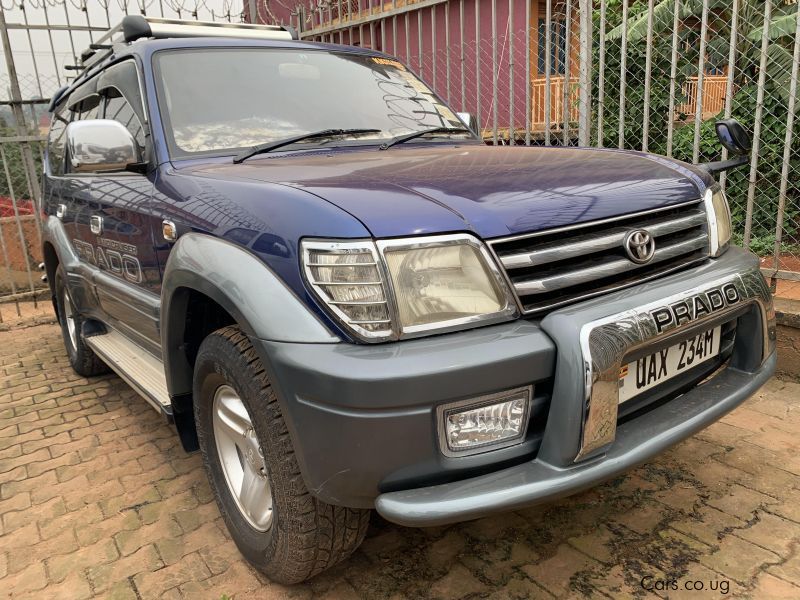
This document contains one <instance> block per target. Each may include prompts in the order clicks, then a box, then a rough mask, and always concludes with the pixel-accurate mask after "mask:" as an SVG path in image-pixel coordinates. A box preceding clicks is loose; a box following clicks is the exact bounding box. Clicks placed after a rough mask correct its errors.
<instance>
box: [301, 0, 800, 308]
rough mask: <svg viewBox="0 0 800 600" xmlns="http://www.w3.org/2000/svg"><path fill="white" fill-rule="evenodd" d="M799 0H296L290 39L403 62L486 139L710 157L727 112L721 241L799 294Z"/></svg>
mask: <svg viewBox="0 0 800 600" xmlns="http://www.w3.org/2000/svg"><path fill="white" fill-rule="evenodd" d="M799 15H800V13H798V3H797V0H773V1H771V2H770V1H765V0H595V1H594V2H590V1H588V0H530V1H526V0H439V1H436V0H420V1H418V2H403V3H400V2H399V1H393V2H384V3H380V2H378V1H377V0H375V1H374V2H373V1H368V0H351V1H350V2H345V3H341V2H339V1H338V0H334V1H332V2H327V1H326V0H322V1H320V2H318V3H316V4H313V5H307V4H299V5H297V6H296V7H295V12H294V21H293V24H294V25H295V26H296V27H297V28H298V29H299V30H300V32H301V33H300V35H301V37H302V38H304V39H311V40H319V41H328V42H334V43H346V44H348V43H349V44H355V45H361V46H366V47H371V48H376V49H379V50H382V51H384V52H387V53H389V54H392V55H395V56H397V57H398V58H399V59H400V60H401V61H403V62H405V63H406V64H408V65H409V66H410V67H411V68H412V69H413V70H415V71H416V72H417V73H418V74H419V75H421V77H422V78H423V79H424V80H425V81H426V82H427V84H428V85H429V86H430V87H431V88H432V89H433V90H434V91H435V92H436V93H437V94H438V95H439V96H441V97H442V98H444V99H446V100H448V101H449V102H450V103H451V104H452V105H453V106H454V108H457V109H458V110H460V111H465V112H470V113H472V114H474V115H476V116H477V118H478V123H479V125H480V128H481V130H482V134H483V137H484V139H485V140H486V141H487V143H491V144H534V145H593V146H599V147H606V148H624V149H629V150H643V151H649V152H654V153H658V154H664V155H667V156H672V157H674V158H677V159H679V160H683V161H686V162H689V163H694V164H697V163H701V162H709V161H718V160H723V159H725V158H728V157H727V154H726V151H725V150H724V149H723V148H722V147H721V145H720V144H719V142H718V140H717V137H716V133H715V130H714V123H715V121H716V120H717V119H720V118H725V117H734V118H736V119H738V120H739V121H740V122H741V123H743V124H744V125H745V127H746V129H748V130H749V131H750V132H751V134H752V136H753V147H754V151H753V154H752V159H751V160H750V162H749V164H748V165H746V166H744V167H742V168H739V169H736V170H733V171H729V172H728V173H723V174H722V176H721V177H720V183H721V185H722V186H723V187H724V188H725V190H726V193H727V196H728V199H729V201H730V204H731V209H732V213H733V221H734V228H735V241H736V243H738V244H740V245H744V246H747V247H749V248H750V249H751V250H753V251H754V252H756V253H757V254H758V255H759V256H761V257H762V267H763V269H764V273H765V275H767V276H768V277H770V278H772V279H773V286H774V289H777V292H778V293H779V294H782V295H787V296H790V297H796V298H800V177H799V176H800V139H799V138H798V136H796V135H794V133H795V122H794V121H795V114H796V110H797V97H796V96H797V73H798V57H799V56H800V19H798V16H799Z"/></svg>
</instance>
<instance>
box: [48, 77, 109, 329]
mask: <svg viewBox="0 0 800 600" xmlns="http://www.w3.org/2000/svg"><path fill="white" fill-rule="evenodd" d="M99 102H100V98H99V96H97V95H96V94H95V93H94V82H93V81H91V82H88V83H87V84H85V85H82V86H80V87H79V88H77V89H76V90H74V91H73V92H72V93H71V94H70V97H69V99H68V100H67V101H66V102H64V103H63V104H61V105H60V106H59V107H58V108H56V110H55V112H54V114H53V120H52V124H51V128H50V135H49V142H48V156H47V169H46V173H45V177H46V178H47V185H46V186H45V193H46V195H45V198H44V203H45V206H46V210H47V214H48V215H54V216H55V217H56V218H58V219H59V220H60V221H61V222H62V224H63V226H64V232H65V234H66V236H67V239H68V240H69V242H70V244H71V245H72V247H73V249H74V251H75V253H76V254H77V256H78V257H79V266H78V268H76V269H71V270H70V271H69V272H68V273H66V275H67V277H68V279H69V280H70V282H71V285H70V289H71V293H72V295H73V296H74V297H73V301H74V302H76V305H77V306H79V307H80V309H81V311H82V312H84V313H85V314H87V315H88V316H97V311H98V302H97V298H96V296H95V295H94V293H93V287H92V283H91V274H92V272H93V270H94V269H95V268H96V265H95V261H94V251H93V247H92V245H91V239H90V237H89V236H90V232H89V215H90V214H91V204H92V194H91V185H92V178H91V177H86V176H83V175H82V174H78V173H71V172H70V170H69V167H68V160H67V156H66V129H67V125H69V123H71V122H73V121H76V120H80V119H81V118H96V117H97V114H98V113H97V108H98V106H99Z"/></svg>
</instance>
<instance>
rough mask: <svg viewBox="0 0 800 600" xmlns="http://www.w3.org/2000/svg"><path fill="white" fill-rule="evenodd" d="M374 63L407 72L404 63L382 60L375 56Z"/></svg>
mask: <svg viewBox="0 0 800 600" xmlns="http://www.w3.org/2000/svg"><path fill="white" fill-rule="evenodd" d="M372 62H375V63H378V64H379V65H386V66H387V67H395V68H396V69H400V70H401V71H405V70H406V67H405V65H403V63H401V62H398V61H396V60H391V59H388V58H381V57H379V56H373V57H372Z"/></svg>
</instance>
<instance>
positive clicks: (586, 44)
mask: <svg viewBox="0 0 800 600" xmlns="http://www.w3.org/2000/svg"><path fill="white" fill-rule="evenodd" d="M578 10H580V46H581V47H580V66H579V73H578V77H579V79H580V81H579V84H578V85H579V86H580V91H579V100H578V145H579V146H588V145H589V136H590V133H591V120H592V1H591V0H580V2H579V4H578Z"/></svg>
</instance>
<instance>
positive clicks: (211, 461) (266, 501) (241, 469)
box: [194, 327, 370, 584]
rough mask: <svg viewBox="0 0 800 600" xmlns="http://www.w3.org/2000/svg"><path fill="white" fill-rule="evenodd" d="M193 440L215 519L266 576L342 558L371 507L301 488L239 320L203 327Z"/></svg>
mask: <svg viewBox="0 0 800 600" xmlns="http://www.w3.org/2000/svg"><path fill="white" fill-rule="evenodd" d="M194 414H195V423H196V425H197V437H198V441H199V443H200V450H201V452H202V454H203V460H204V463H205V466H206V470H207V473H208V478H209V481H210V482H211V488H212V490H213V492H214V496H215V498H216V500H217V504H218V506H219V509H220V512H221V513H222V517H223V519H224V520H225V523H226V525H227V526H228V530H229V531H230V533H231V536H232V537H233V540H234V542H235V543H236V545H237V546H238V548H239V551H240V552H241V553H242V554H243V555H244V557H245V558H246V559H247V560H248V561H249V562H250V563H251V564H253V566H255V567H256V568H257V569H259V570H260V571H262V572H263V573H264V574H265V575H266V576H267V577H269V578H270V579H272V580H273V581H276V582H279V583H283V584H293V583H299V582H301V581H304V580H306V579H308V578H310V577H313V576H314V575H316V574H318V573H320V572H322V571H324V570H325V569H328V568H330V567H331V566H333V565H335V564H336V563H338V562H340V561H342V560H344V559H345V558H347V557H348V556H349V555H350V554H351V553H352V552H353V551H354V550H355V549H356V548H358V546H359V545H360V544H361V541H362V540H363V539H364V534H365V533H366V530H367V525H368V523H369V514H370V511H368V510H362V509H352V508H345V507H341V506H332V505H330V504H326V503H325V502H322V501H321V500H319V499H317V498H315V497H314V496H312V495H311V494H310V493H309V491H308V490H307V489H306V486H305V484H304V482H303V478H302V476H301V474H300V468H299V466H298V463H297V458H296V457H295V454H294V449H293V447H292V441H291V439H290V437H289V431H288V429H287V427H286V422H285V421H284V418H283V415H282V413H281V409H280V406H279V404H278V400H277V397H276V396H275V393H274V391H273V389H272V386H271V384H270V381H269V378H268V377H267V374H266V372H265V371H264V367H263V365H262V364H261V361H260V359H259V358H258V356H257V354H256V352H255V349H254V348H253V346H252V345H251V344H250V340H249V339H248V338H247V336H246V335H244V333H242V331H241V330H240V329H239V328H238V327H225V328H223V329H220V330H218V331H216V332H214V333H212V334H210V335H209V336H208V337H207V338H206V339H205V340H204V341H203V343H202V344H201V345H200V349H199V351H198V354H197V360H196V362H195V371H194Z"/></svg>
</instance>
